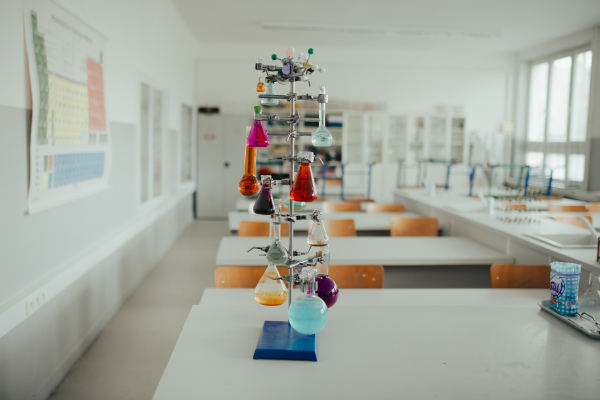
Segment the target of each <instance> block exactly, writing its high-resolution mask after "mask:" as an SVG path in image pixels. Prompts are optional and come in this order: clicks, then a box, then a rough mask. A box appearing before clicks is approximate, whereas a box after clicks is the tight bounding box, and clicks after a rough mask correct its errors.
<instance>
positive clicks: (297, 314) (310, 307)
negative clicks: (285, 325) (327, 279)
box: [288, 268, 328, 335]
mask: <svg viewBox="0 0 600 400" xmlns="http://www.w3.org/2000/svg"><path fill="white" fill-rule="evenodd" d="M307 270H310V271H307ZM315 278H316V269H315V268H303V269H302V272H301V279H304V280H305V282H306V284H305V293H303V294H302V295H301V296H300V297H298V298H297V299H296V301H294V302H293V303H292V304H291V305H290V308H289V309H288V319H289V321H290V325H292V328H294V330H295V331H296V332H299V333H302V334H304V335H312V334H315V333H317V332H319V331H320V330H321V329H323V328H324V327H325V325H326V324H327V319H328V310H327V305H326V304H325V302H324V301H323V300H321V299H320V298H319V297H317V296H316V295H315V291H314V287H315Z"/></svg>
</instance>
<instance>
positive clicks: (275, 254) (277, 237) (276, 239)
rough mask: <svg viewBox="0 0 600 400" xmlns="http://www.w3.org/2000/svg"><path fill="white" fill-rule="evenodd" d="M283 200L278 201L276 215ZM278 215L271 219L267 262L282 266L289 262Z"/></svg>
mask: <svg viewBox="0 0 600 400" xmlns="http://www.w3.org/2000/svg"><path fill="white" fill-rule="evenodd" d="M280 202H281V200H279V199H277V200H276V203H275V214H279V209H280V207H281V204H280ZM278 221H279V218H278V216H277V215H273V216H272V217H271V227H270V235H269V236H270V237H269V244H270V245H269V251H267V261H268V262H269V263H271V264H275V265H282V264H285V262H286V261H287V260H288V251H287V249H286V248H285V246H284V245H283V243H281V224H280V223H279V222H278Z"/></svg>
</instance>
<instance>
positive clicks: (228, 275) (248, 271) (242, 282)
mask: <svg viewBox="0 0 600 400" xmlns="http://www.w3.org/2000/svg"><path fill="white" fill-rule="evenodd" d="M266 268H267V267H230V266H221V267H217V269H215V287H216V288H217V289H221V288H228V289H230V288H254V287H256V284H257V283H258V281H259V280H260V278H261V277H262V276H263V274H264V273H265V269H266ZM277 270H278V271H279V275H282V276H284V275H287V274H288V269H287V267H277ZM286 285H287V284H286Z"/></svg>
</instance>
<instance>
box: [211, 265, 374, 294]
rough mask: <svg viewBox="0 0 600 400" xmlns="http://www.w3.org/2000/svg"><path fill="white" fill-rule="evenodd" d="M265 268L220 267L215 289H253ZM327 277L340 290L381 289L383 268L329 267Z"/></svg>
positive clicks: (282, 271)
mask: <svg viewBox="0 0 600 400" xmlns="http://www.w3.org/2000/svg"><path fill="white" fill-rule="evenodd" d="M265 269H266V267H232V266H220V267H217V269H215V274H214V277H215V287H216V288H217V289H223V288H254V287H256V284H257V283H258V281H259V280H260V278H261V277H262V275H263V274H264V273H265ZM277 270H278V271H279V275H281V276H284V275H287V274H288V269H287V267H277ZM329 276H330V277H331V279H333V280H334V281H335V283H336V284H337V285H338V287H339V288H342V289H381V288H383V277H384V272H383V267H382V266H381V265H330V266H329Z"/></svg>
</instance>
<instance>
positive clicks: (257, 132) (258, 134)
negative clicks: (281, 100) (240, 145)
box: [246, 106, 270, 147]
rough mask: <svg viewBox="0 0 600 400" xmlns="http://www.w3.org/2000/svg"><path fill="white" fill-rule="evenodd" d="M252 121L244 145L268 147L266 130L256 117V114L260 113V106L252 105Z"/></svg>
mask: <svg viewBox="0 0 600 400" xmlns="http://www.w3.org/2000/svg"><path fill="white" fill-rule="evenodd" d="M254 114H255V117H254V123H253V124H252V128H250V134H249V135H248V139H246V146H248V147H269V144H270V141H269V136H267V131H266V130H265V126H264V125H263V123H262V121H261V120H260V119H257V118H256V115H260V114H262V108H261V107H260V106H256V107H254Z"/></svg>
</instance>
